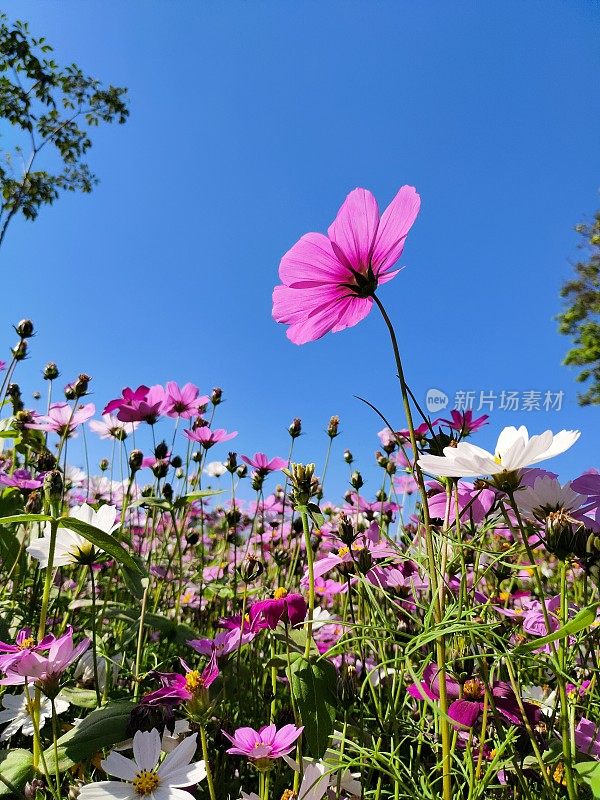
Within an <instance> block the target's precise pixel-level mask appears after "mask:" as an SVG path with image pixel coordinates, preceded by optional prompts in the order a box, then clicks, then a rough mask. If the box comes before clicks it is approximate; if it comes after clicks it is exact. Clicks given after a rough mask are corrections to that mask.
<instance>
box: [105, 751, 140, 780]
mask: <svg viewBox="0 0 600 800" xmlns="http://www.w3.org/2000/svg"><path fill="white" fill-rule="evenodd" d="M100 763H101V765H102V769H103V770H104V772H106V773H107V774H108V775H113V776H114V777H115V778H121V780H122V781H132V780H133V779H134V778H135V774H136V772H138V769H137V767H136V765H135V763H134V762H133V761H132V760H131V759H130V758H125V756H122V755H121V754H120V753H116V752H115V751H114V750H112V751H111V752H110V753H109V754H108V756H107V757H106V758H105V759H104V761H101V762H100Z"/></svg>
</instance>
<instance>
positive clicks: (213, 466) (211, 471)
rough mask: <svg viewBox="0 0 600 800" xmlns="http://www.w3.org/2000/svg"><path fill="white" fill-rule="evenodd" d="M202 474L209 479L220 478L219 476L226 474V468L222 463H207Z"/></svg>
mask: <svg viewBox="0 0 600 800" xmlns="http://www.w3.org/2000/svg"><path fill="white" fill-rule="evenodd" d="M204 472H205V473H206V474H207V475H209V476H210V477H211V478H220V477H221V475H223V474H224V473H225V472H227V467H226V466H225V464H223V462H222V461H209V462H208V464H207V465H206V467H205V468H204Z"/></svg>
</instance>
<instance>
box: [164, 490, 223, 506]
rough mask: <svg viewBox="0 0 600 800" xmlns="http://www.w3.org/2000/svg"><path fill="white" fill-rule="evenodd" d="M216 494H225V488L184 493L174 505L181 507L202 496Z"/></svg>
mask: <svg viewBox="0 0 600 800" xmlns="http://www.w3.org/2000/svg"><path fill="white" fill-rule="evenodd" d="M215 494H223V489H203V490H202V491H201V492H190V494H184V495H182V496H181V497H178V498H177V500H176V501H175V503H174V507H175V508H181V507H182V506H186V505H188V504H189V503H193V502H194V500H200V499H201V498H202V497H212V496H213V495H215Z"/></svg>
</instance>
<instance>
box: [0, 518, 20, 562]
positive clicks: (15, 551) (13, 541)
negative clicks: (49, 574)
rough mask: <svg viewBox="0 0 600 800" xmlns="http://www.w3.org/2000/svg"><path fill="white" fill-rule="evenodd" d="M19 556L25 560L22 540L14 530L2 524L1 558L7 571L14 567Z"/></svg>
mask: <svg viewBox="0 0 600 800" xmlns="http://www.w3.org/2000/svg"><path fill="white" fill-rule="evenodd" d="M19 558H21V559H22V560H23V561H25V553H24V551H23V549H22V547H21V542H19V540H18V539H17V537H16V536H15V535H14V533H13V532H12V531H9V530H8V528H4V527H2V526H0V559H2V566H3V568H4V569H5V570H6V572H7V573H9V572H11V571H12V570H13V569H14V567H15V564H16V562H17V561H18V560H19Z"/></svg>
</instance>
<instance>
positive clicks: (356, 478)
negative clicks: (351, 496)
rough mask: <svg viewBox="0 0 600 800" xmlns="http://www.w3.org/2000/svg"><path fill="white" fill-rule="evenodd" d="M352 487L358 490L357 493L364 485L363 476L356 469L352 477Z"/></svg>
mask: <svg viewBox="0 0 600 800" xmlns="http://www.w3.org/2000/svg"><path fill="white" fill-rule="evenodd" d="M350 485H351V486H352V488H353V489H356V491H358V490H359V489H360V488H361V487H362V486H363V485H364V481H363V479H362V475H361V474H360V472H359V471H358V470H357V469H355V470H354V472H353V473H352V475H351V476H350Z"/></svg>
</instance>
